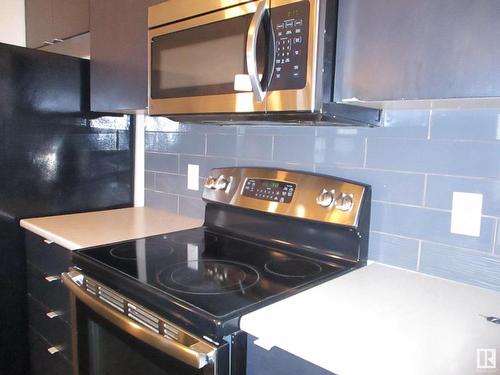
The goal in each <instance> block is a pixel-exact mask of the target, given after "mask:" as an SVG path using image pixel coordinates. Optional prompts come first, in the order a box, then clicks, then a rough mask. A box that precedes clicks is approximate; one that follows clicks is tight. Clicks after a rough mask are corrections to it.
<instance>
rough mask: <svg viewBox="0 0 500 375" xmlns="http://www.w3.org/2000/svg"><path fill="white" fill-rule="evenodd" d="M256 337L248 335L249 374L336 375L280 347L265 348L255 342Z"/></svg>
mask: <svg viewBox="0 0 500 375" xmlns="http://www.w3.org/2000/svg"><path fill="white" fill-rule="evenodd" d="M256 339H257V338H256V337H253V336H252V335H248V339H247V340H248V341H247V375H304V374H307V375H334V374H333V373H331V372H330V371H327V370H325V369H323V368H321V367H319V366H316V365H315V364H313V363H311V362H307V361H305V360H303V359H302V358H299V357H297V356H294V355H293V354H290V353H288V352H287V351H284V350H282V349H280V348H277V347H273V348H272V349H271V350H265V349H263V348H261V347H260V346H258V345H255V344H254V341H255V340H256ZM311 345H312V344H311Z"/></svg>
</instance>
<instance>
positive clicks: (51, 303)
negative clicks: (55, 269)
mask: <svg viewBox="0 0 500 375" xmlns="http://www.w3.org/2000/svg"><path fill="white" fill-rule="evenodd" d="M27 273H28V295H30V296H31V297H33V298H34V299H35V300H38V301H39V302H41V303H42V304H44V305H45V306H47V308H49V309H51V310H59V311H62V312H63V313H64V314H65V315H66V316H68V315H67V314H68V310H69V294H68V291H67V290H66V288H65V287H64V285H63V284H62V283H61V281H60V280H55V281H52V282H49V281H47V279H46V277H47V276H49V275H48V274H45V273H42V272H41V271H40V270H38V269H37V268H35V267H34V266H33V265H32V264H30V263H28V266H27Z"/></svg>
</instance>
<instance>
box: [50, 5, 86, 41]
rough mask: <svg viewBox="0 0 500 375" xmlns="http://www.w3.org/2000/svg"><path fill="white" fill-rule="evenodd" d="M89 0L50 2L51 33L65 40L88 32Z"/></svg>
mask: <svg viewBox="0 0 500 375" xmlns="http://www.w3.org/2000/svg"><path fill="white" fill-rule="evenodd" d="M89 6H90V5H89V0H52V19H53V31H54V35H56V38H60V39H66V38H70V37H72V36H75V35H79V34H83V33H86V32H87V31H89V30H90V18H89Z"/></svg>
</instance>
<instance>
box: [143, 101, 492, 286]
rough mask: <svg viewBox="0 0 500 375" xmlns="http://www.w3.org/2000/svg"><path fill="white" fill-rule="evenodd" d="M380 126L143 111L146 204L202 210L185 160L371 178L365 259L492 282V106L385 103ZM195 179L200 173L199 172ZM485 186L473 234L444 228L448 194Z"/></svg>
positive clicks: (204, 165)
mask: <svg viewBox="0 0 500 375" xmlns="http://www.w3.org/2000/svg"><path fill="white" fill-rule="evenodd" d="M383 121H384V126H383V127H380V128H346V127H314V126H295V125H283V126H276V125H273V126H267V125H266V126H255V125H245V124H238V125H237V124H235V125H230V126H220V125H199V124H188V123H186V124H184V123H183V124H178V123H175V122H172V121H170V120H168V119H165V118H162V117H154V118H147V119H146V137H145V147H146V175H145V189H146V191H145V201H146V205H148V206H152V207H158V208H162V209H165V210H168V211H173V212H177V213H180V214H183V215H188V216H194V217H200V218H201V217H203V210H204V203H203V202H202V201H201V199H200V194H201V192H200V191H192V190H188V189H187V187H186V184H187V166H188V164H197V165H199V166H200V175H201V177H203V176H204V175H206V174H207V173H208V171H209V170H210V169H211V168H214V167H226V166H235V165H238V166H263V167H277V168H286V169H295V170H303V171H311V172H317V173H322V174H327V175H336V176H339V177H344V178H348V179H352V180H358V181H361V182H366V183H369V184H371V185H372V189H373V204H372V219H371V220H372V221H371V229H372V231H371V234H370V247H369V258H370V259H372V260H375V261H378V262H382V263H386V264H390V265H393V266H397V267H403V268H407V269H410V270H415V271H419V272H424V273H428V274H432V275H436V276H439V277H446V278H449V279H452V280H456V281H460V282H465V283H469V284H473V285H478V286H482V287H487V288H491V289H496V290H500V276H499V275H500V225H499V221H500V220H499V219H500V142H499V140H500V109H477V110H471V109H467V110H465V109H464V110H460V109H455V110H432V111H431V110H391V111H385V112H384V118H383ZM200 181H201V180H200ZM457 191H458V192H470V193H480V194H483V211H482V214H483V216H482V220H481V233H480V236H478V237H472V236H465V235H459V234H453V233H451V231H450V220H451V204H452V195H453V192H457Z"/></svg>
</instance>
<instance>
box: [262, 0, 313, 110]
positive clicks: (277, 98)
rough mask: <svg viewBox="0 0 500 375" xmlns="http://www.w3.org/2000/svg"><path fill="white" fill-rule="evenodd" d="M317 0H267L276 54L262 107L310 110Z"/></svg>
mask: <svg viewBox="0 0 500 375" xmlns="http://www.w3.org/2000/svg"><path fill="white" fill-rule="evenodd" d="M319 6H320V0H271V4H270V17H271V21H270V23H271V28H272V29H273V32H274V35H275V43H276V47H275V48H276V57H275V61H274V68H273V71H272V74H271V79H270V81H269V84H268V93H267V100H266V110H267V112H269V113H275V112H299V111H304V112H314V111H315V110H316V108H317V107H318V103H317V101H318V100H319V99H320V98H317V97H316V82H317V79H318V78H320V77H319V76H317V74H321V72H317V70H318V69H317V59H318V53H320V52H321V51H318V50H317V47H316V46H317V45H318V43H317V40H318V37H319V35H318V29H319V27H318V18H319Z"/></svg>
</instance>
